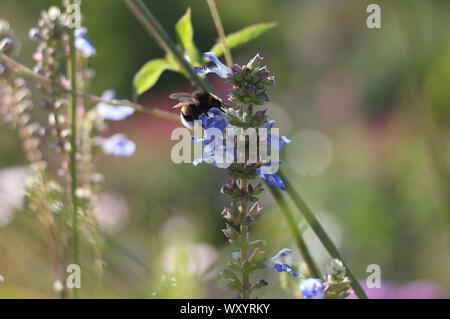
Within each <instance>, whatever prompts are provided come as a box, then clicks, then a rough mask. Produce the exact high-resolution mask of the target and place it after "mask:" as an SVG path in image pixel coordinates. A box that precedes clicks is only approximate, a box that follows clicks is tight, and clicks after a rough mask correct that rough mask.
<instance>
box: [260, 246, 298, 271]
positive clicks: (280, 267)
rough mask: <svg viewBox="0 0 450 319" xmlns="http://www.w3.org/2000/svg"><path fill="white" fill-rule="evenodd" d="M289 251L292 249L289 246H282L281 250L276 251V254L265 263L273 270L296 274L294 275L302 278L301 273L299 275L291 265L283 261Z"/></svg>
mask: <svg viewBox="0 0 450 319" xmlns="http://www.w3.org/2000/svg"><path fill="white" fill-rule="evenodd" d="M291 252H292V251H291V250H290V249H289V248H283V249H282V250H280V251H279V252H278V254H276V255H275V256H273V257H272V258H270V259H269V260H268V261H267V262H266V265H267V266H268V267H269V268H272V269H274V270H275V271H278V272H287V273H288V274H291V275H293V276H296V277H299V278H303V275H301V274H299V273H298V272H296V271H294V270H293V269H292V267H291V266H289V265H288V264H287V263H286V262H284V258H285V257H286V256H287V255H289V254H290V253H291Z"/></svg>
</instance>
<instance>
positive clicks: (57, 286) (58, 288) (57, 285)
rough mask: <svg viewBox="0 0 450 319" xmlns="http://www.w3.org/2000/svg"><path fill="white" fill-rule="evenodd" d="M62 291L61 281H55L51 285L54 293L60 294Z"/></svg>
mask: <svg viewBox="0 0 450 319" xmlns="http://www.w3.org/2000/svg"><path fill="white" fill-rule="evenodd" d="M63 289H64V286H63V283H62V282H61V280H56V281H55V282H54V283H53V290H54V291H55V292H61V291H63Z"/></svg>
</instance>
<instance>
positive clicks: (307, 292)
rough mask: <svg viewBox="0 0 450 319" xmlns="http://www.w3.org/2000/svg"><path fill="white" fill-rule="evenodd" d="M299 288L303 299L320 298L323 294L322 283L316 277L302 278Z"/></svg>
mask: <svg viewBox="0 0 450 319" xmlns="http://www.w3.org/2000/svg"><path fill="white" fill-rule="evenodd" d="M299 289H300V291H301V292H302V294H303V297H304V298H305V299H310V298H314V299H322V298H323V297H324V296H325V292H324V286H323V283H322V281H321V280H320V279H317V278H308V279H306V280H303V281H302V282H301V283H300V286H299Z"/></svg>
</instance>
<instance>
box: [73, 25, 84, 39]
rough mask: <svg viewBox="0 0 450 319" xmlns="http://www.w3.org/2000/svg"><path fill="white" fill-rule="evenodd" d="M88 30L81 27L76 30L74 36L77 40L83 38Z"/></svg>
mask: <svg viewBox="0 0 450 319" xmlns="http://www.w3.org/2000/svg"><path fill="white" fill-rule="evenodd" d="M86 33H87V29H86V28H85V27H80V28H77V29H75V32H74V35H75V37H76V38H82V37H84V36H85V35H86Z"/></svg>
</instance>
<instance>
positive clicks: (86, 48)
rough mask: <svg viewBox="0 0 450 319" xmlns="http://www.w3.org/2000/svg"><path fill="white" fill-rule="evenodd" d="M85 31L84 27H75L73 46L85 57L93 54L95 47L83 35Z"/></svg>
mask: <svg viewBox="0 0 450 319" xmlns="http://www.w3.org/2000/svg"><path fill="white" fill-rule="evenodd" d="M86 33H87V29H86V28H83V27H82V28H78V29H75V34H74V35H75V47H76V48H77V50H79V51H81V52H82V53H83V55H84V56H85V57H87V58H88V57H90V56H92V55H94V54H95V52H96V51H95V47H94V44H93V43H92V41H91V40H89V39H88V38H86V37H85V35H86Z"/></svg>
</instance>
